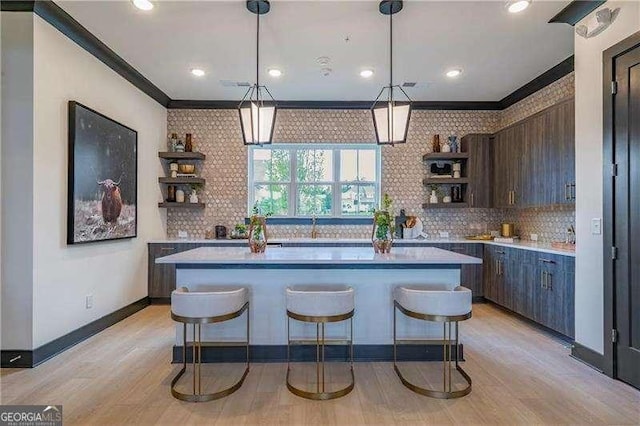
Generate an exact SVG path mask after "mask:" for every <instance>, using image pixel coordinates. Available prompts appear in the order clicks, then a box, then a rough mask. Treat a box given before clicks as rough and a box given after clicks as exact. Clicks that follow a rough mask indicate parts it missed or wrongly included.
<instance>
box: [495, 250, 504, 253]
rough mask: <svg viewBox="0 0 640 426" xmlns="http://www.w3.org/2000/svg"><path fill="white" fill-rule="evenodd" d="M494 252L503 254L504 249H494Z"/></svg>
mask: <svg viewBox="0 0 640 426" xmlns="http://www.w3.org/2000/svg"><path fill="white" fill-rule="evenodd" d="M496 253H498V254H504V251H502V250H496Z"/></svg>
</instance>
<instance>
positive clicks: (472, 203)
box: [470, 192, 475, 206]
mask: <svg viewBox="0 0 640 426" xmlns="http://www.w3.org/2000/svg"><path fill="white" fill-rule="evenodd" d="M473 195H474V193H473V192H472V193H471V197H470V198H471V205H472V206H473V205H474V204H475V203H474V202H473Z"/></svg>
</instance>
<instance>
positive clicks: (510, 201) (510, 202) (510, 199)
mask: <svg viewBox="0 0 640 426" xmlns="http://www.w3.org/2000/svg"><path fill="white" fill-rule="evenodd" d="M512 200H513V198H511V191H509V205H512V204H513V201H512Z"/></svg>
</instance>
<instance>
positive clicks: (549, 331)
mask: <svg viewBox="0 0 640 426" xmlns="http://www.w3.org/2000/svg"><path fill="white" fill-rule="evenodd" d="M485 301H486V302H487V303H490V304H492V305H493V306H495V307H496V308H499V309H501V310H503V311H505V312H508V313H510V314H512V315H515V316H516V317H518V318H520V319H521V320H523V321H524V322H526V323H527V324H529V325H531V326H533V327H535V328H536V329H538V330H540V331H542V332H543V333H546V334H547V335H549V336H550V337H552V338H555V339H557V340H560V341H562V342H563V343H566V344H568V345H573V343H574V341H573V338H572V337H571V336H567V335H564V334H562V333H560V332H558V331H555V330H553V329H551V328H549V327H546V326H544V325H542V324H540V323H539V322H535V321H534V320H532V319H531V318H527V317H525V316H524V315H522V314H519V313H517V312H514V311H512V310H511V309H509V308H506V307H504V306H502V305H499V304H497V303H496V302H494V301H493V300H490V299H486V298H485ZM568 345H567V346H568Z"/></svg>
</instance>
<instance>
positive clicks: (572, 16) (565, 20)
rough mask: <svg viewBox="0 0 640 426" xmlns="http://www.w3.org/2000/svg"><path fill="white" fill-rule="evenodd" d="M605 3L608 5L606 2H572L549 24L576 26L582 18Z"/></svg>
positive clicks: (597, 0) (581, 0)
mask: <svg viewBox="0 0 640 426" xmlns="http://www.w3.org/2000/svg"><path fill="white" fill-rule="evenodd" d="M604 3H606V0H604V1H601V0H587V1H583V0H577V1H572V2H571V3H569V4H568V5H567V6H566V7H565V8H564V9H562V10H561V11H560V12H559V13H558V14H557V15H556V16H554V17H553V18H551V19H550V20H549V23H550V24H553V23H560V24H569V25H571V26H574V25H576V24H577V23H578V22H580V21H581V20H582V18H584V17H585V16H587V15H588V14H590V13H591V12H593V11H594V10H596V9H597V8H598V7H600V6H602V5H603V4H604Z"/></svg>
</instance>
